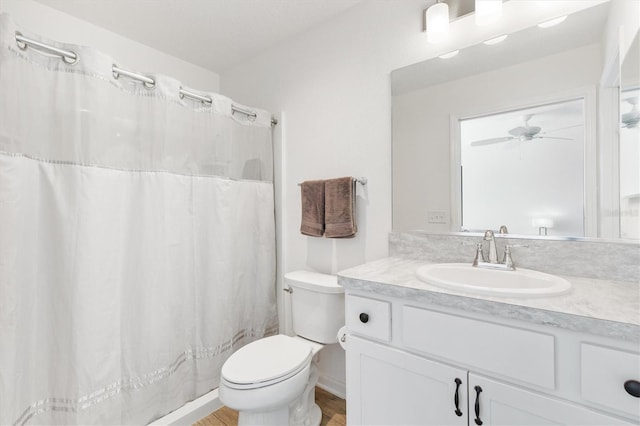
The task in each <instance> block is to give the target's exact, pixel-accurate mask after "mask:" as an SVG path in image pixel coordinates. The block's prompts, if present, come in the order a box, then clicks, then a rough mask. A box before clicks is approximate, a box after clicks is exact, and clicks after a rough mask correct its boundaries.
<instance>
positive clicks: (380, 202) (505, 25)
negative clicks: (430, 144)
mask: <svg viewBox="0 0 640 426" xmlns="http://www.w3.org/2000/svg"><path fill="white" fill-rule="evenodd" d="M430 3H432V2H428V1H425V0H402V1H397V0H367V1H363V2H362V3H360V4H359V5H357V6H355V7H353V8H351V9H349V10H348V11H347V12H345V13H344V14H342V15H340V16H338V17H336V18H334V19H332V20H330V21H327V22H326V23H324V24H322V25H320V26H318V27H316V28H314V29H312V30H310V31H308V32H306V33H304V34H301V35H300V36H298V37H295V38H294V39H290V40H287V41H285V42H283V43H281V44H280V45H278V46H277V47H275V48H274V49H271V50H268V51H265V52H264V53H263V54H261V55H259V56H258V57H256V58H253V59H251V60H248V61H246V62H245V63H242V64H240V65H239V66H237V67H234V68H233V69H231V70H228V71H226V72H224V73H223V74H222V75H221V81H222V91H223V93H224V94H225V95H227V96H230V97H232V98H234V99H236V100H237V101H238V102H242V103H245V104H248V105H256V106H258V107H262V108H265V109H268V110H271V111H272V112H283V114H284V117H283V120H282V121H281V124H280V125H281V126H282V129H281V131H282V133H283V138H282V140H281V141H277V142H278V144H277V146H276V173H277V175H276V176H277V182H276V183H277V188H276V210H277V218H278V222H277V224H278V232H279V237H280V239H281V241H279V248H278V249H279V253H278V255H279V264H278V268H279V273H278V280H279V288H280V287H281V286H282V276H283V272H288V271H293V270H296V269H307V270H315V271H319V272H324V273H336V272H337V271H339V270H342V269H345V268H348V267H351V266H355V265H357V264H360V263H363V262H367V261H370V260H374V259H378V258H381V257H384V256H386V255H387V253H388V251H387V234H388V232H389V231H390V230H391V90H390V82H389V74H390V72H391V70H393V69H395V68H399V67H402V66H405V65H409V64H412V63H415V62H418V61H422V60H424V59H427V58H430V57H434V56H436V55H439V54H442V53H444V52H448V51H450V50H453V48H457V47H465V46H469V45H472V44H476V43H478V42H480V41H482V40H486V39H488V38H490V37H492V36H496V35H499V34H502V33H510V32H513V31H517V30H520V29H523V28H526V27H528V26H530V25H532V24H534V23H537V22H541V21H544V20H546V19H549V18H551V17H555V16H558V15H561V14H564V13H566V12H571V11H575V10H579V9H581V8H583V7H584V6H585V4H586V3H588V2H584V1H577V0H575V1H554V2H548V1H541V2H515V1H511V2H507V3H505V5H504V6H505V10H504V19H502V20H501V22H500V23H499V24H497V25H496V26H492V27H482V28H479V27H476V26H475V25H473V24H472V23H471V22H472V21H473V17H470V18H461V19H459V20H457V21H455V22H453V23H452V31H451V37H450V39H449V40H448V41H447V42H445V43H443V44H442V45H437V46H434V45H428V44H427V42H426V35H425V34H424V33H423V32H422V26H423V9H424V8H425V7H426V6H427V5H429V4H430ZM515 3H520V4H519V5H515ZM590 3H591V4H592V5H593V4H594V2H590ZM345 175H352V176H365V177H367V178H368V179H369V183H368V184H367V186H366V187H364V188H363V187H359V188H358V204H357V209H358V217H357V219H358V228H359V230H358V234H357V236H356V237H355V238H353V239H343V240H332V239H324V238H313V237H306V236H303V235H301V234H300V233H299V225H300V195H299V188H298V186H297V183H298V182H301V181H303V180H307V179H315V178H329V177H337V176H345ZM418 189H419V188H418ZM282 294H283V293H282V291H279V297H280V298H279V308H280V309H279V312H280V313H281V315H282V316H281V320H282V322H281V324H282V325H283V328H282V329H283V330H285V331H290V326H289V324H288V321H287V315H286V312H287V311H286V307H287V303H288V301H287V300H284V299H283V297H282ZM283 302H285V303H283ZM284 326H286V327H284ZM321 374H322V376H323V379H322V380H324V381H329V382H331V381H333V382H335V383H339V382H344V356H343V354H342V353H341V352H340V350H339V349H335V348H334V349H331V350H329V351H328V352H324V353H321Z"/></svg>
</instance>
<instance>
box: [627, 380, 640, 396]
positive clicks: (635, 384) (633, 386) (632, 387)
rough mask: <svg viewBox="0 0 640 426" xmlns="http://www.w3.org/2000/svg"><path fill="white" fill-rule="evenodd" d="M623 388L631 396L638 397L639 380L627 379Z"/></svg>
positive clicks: (639, 393)
mask: <svg viewBox="0 0 640 426" xmlns="http://www.w3.org/2000/svg"><path fill="white" fill-rule="evenodd" d="M624 390H626V391H627V393H628V394H629V395H631V396H635V397H636V398H640V382H639V381H637V380H627V381H626V382H624Z"/></svg>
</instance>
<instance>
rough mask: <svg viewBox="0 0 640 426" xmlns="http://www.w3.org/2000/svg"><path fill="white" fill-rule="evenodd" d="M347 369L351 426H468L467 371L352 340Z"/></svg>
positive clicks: (368, 342)
mask: <svg viewBox="0 0 640 426" xmlns="http://www.w3.org/2000/svg"><path fill="white" fill-rule="evenodd" d="M346 367H347V404H348V406H347V424H349V425H350V426H355V425H466V424H467V418H468V417H467V414H468V413H467V409H466V407H467V380H466V377H467V372H466V370H462V369H457V368H452V367H449V366H446V365H444V364H440V363H437V362H433V361H429V360H426V359H424V358H421V357H419V356H415V355H412V354H409V353H406V352H403V351H400V350H398V349H394V348H391V347H388V346H384V345H380V344H377V343H373V342H370V341H368V340H365V339H361V338H358V337H354V336H349V337H348V341H347V366H346ZM456 379H458V381H459V382H460V383H456ZM456 391H457V394H458V401H459V404H458V405H459V410H460V411H459V412H458V413H456V405H455V399H456Z"/></svg>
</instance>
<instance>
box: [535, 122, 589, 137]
mask: <svg viewBox="0 0 640 426" xmlns="http://www.w3.org/2000/svg"><path fill="white" fill-rule="evenodd" d="M582 126H584V124H574V125H572V126H565V127H558V128H557V129H552V130H547V131H544V132H542V133H541V134H543V135H546V134H547V133H551V132H559V131H560V130H566V129H573V128H575V127H582Z"/></svg>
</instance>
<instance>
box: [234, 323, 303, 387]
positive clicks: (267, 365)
mask: <svg viewBox="0 0 640 426" xmlns="http://www.w3.org/2000/svg"><path fill="white" fill-rule="evenodd" d="M312 356H313V353H312V348H311V345H309V344H307V343H306V342H304V341H301V340H300V339H295V338H292V337H289V336H286V335H283V334H279V335H276V336H270V337H266V338H263V339H260V340H256V341H255V342H252V343H249V344H248V345H246V346H244V347H242V348H240V349H239V350H238V351H236V352H235V353H234V354H232V355H231V356H230V357H229V359H227V361H226V362H225V363H224V365H223V366H222V380H223V381H224V383H225V385H226V386H228V387H230V388H233V389H255V388H261V387H265V386H270V385H273V384H275V383H279V382H282V381H284V380H287V379H288V378H290V377H293V376H295V375H296V374H298V373H299V372H300V371H302V370H303V369H304V368H305V367H307V366H308V365H309V363H310V362H311V358H312Z"/></svg>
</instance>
